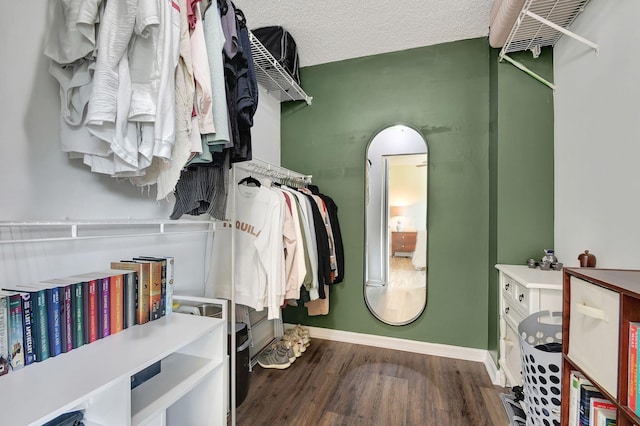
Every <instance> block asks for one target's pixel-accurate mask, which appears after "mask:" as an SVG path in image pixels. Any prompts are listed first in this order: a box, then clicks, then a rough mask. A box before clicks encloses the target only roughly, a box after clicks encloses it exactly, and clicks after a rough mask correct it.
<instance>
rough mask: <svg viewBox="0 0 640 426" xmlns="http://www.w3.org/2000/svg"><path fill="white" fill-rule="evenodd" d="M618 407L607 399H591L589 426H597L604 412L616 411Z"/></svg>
mask: <svg viewBox="0 0 640 426" xmlns="http://www.w3.org/2000/svg"><path fill="white" fill-rule="evenodd" d="M615 409H616V406H615V405H613V404H612V403H611V401H609V400H608V399H605V398H595V397H594V398H591V401H589V426H596V425H597V424H598V423H597V422H598V416H599V415H600V413H601V412H602V410H610V411H611V410H615Z"/></svg>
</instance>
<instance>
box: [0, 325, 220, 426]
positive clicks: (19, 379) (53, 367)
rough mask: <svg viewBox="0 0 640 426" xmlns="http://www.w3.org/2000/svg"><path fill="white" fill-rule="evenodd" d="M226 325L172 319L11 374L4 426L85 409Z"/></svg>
mask: <svg viewBox="0 0 640 426" xmlns="http://www.w3.org/2000/svg"><path fill="white" fill-rule="evenodd" d="M224 325H225V324H224V321H223V320H220V319H215V318H208V317H199V316H193V315H182V314H172V315H170V316H164V317H162V318H160V319H158V320H155V321H152V322H149V323H147V324H142V325H136V326H134V327H130V328H128V329H125V330H123V331H122V332H120V333H117V334H114V335H111V336H108V337H105V338H103V339H100V340H98V341H96V342H93V343H90V344H87V345H84V346H82V347H80V348H77V349H74V350H72V351H70V352H67V353H64V354H61V355H58V356H56V357H54V358H49V359H47V360H45V361H43V362H39V363H34V364H31V365H29V366H26V367H24V368H22V369H20V370H18V371H13V372H10V373H9V374H7V375H6V376H2V377H0V395H2V398H0V413H2V418H1V421H0V423H2V424H7V425H31V424H34V425H36V424H42V423H45V422H47V421H49V420H52V419H54V418H56V417H57V416H59V415H60V414H62V413H65V412H67V411H71V410H73V409H76V408H77V407H82V405H83V404H84V403H86V402H87V401H89V400H90V399H91V398H93V397H96V398H97V399H99V395H100V394H101V393H102V392H103V391H105V390H107V389H108V388H110V387H111V386H116V385H118V384H120V385H121V384H122V381H123V380H126V382H127V383H130V380H131V379H130V377H131V375H133V374H134V373H136V372H138V371H140V370H141V369H143V368H145V367H148V366H149V365H151V364H153V363H154V362H156V361H159V360H161V359H163V358H166V357H167V356H169V355H170V354H172V353H174V352H176V351H178V350H179V349H181V348H183V347H184V346H186V345H188V344H189V343H191V342H193V341H195V340H198V339H199V338H201V337H203V336H205V335H206V334H208V333H211V332H213V331H214V330H215V329H216V328H217V327H223V326H224ZM16 389H20V390H22V391H21V392H16ZM123 397H124V398H127V396H123Z"/></svg>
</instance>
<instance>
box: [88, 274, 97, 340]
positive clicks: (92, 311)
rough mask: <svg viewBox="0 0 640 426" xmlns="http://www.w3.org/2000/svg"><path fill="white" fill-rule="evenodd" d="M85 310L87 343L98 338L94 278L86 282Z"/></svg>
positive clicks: (95, 284)
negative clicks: (87, 328)
mask: <svg viewBox="0 0 640 426" xmlns="http://www.w3.org/2000/svg"><path fill="white" fill-rule="evenodd" d="M87 286H88V288H87V296H88V297H87V302H88V306H87V312H88V313H89V315H88V324H89V330H88V339H87V342H88V343H93V342H95V341H96V340H98V339H99V337H98V322H99V319H98V317H99V314H98V282H97V281H96V280H90V281H88V283H87Z"/></svg>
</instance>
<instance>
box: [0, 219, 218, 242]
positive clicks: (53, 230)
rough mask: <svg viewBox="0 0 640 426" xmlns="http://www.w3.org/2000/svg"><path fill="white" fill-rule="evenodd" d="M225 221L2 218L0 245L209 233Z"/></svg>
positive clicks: (0, 222) (0, 223)
mask: <svg viewBox="0 0 640 426" xmlns="http://www.w3.org/2000/svg"><path fill="white" fill-rule="evenodd" d="M223 226H224V222H220V221H211V220H188V219H181V220H128V219H124V220H71V219H69V220H59V221H25V222H17V221H0V244H18V243H40V242H53V241H69V240H89V239H101V238H127V237H143V236H154V235H177V234H192V233H210V232H213V231H215V230H218V229H222V228H223Z"/></svg>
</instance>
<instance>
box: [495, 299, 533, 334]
mask: <svg viewBox="0 0 640 426" xmlns="http://www.w3.org/2000/svg"><path fill="white" fill-rule="evenodd" d="M502 305H503V306H502V315H501V316H502V318H503V319H504V320H505V321H506V322H507V324H509V325H510V326H511V327H513V329H514V330H517V329H518V324H520V322H522V320H523V319H525V318H526V317H527V315H525V313H524V312H522V311H521V310H520V309H518V302H516V301H514V300H511V299H507V298H505V299H503V301H502Z"/></svg>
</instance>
